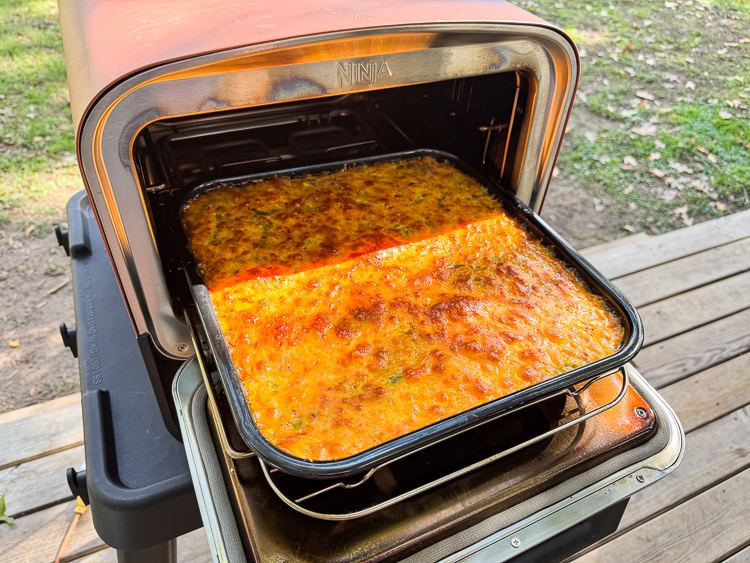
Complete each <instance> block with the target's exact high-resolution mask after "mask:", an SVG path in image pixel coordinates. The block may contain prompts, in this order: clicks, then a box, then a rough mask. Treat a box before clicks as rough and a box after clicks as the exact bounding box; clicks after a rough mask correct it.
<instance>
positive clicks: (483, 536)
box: [173, 359, 685, 563]
mask: <svg viewBox="0 0 750 563" xmlns="http://www.w3.org/2000/svg"><path fill="white" fill-rule="evenodd" d="M626 369H627V372H628V377H629V379H630V382H631V384H632V385H633V386H634V387H635V388H636V390H637V391H638V392H639V393H640V394H641V395H642V396H643V397H644V398H645V399H646V400H647V401H648V403H649V404H650V405H651V406H652V407H653V409H654V412H655V414H656V418H657V421H658V424H659V431H658V433H657V435H656V436H654V438H652V440H651V441H652V442H653V441H658V443H659V444H663V445H662V447H661V448H660V449H659V451H658V452H656V453H652V454H651V455H648V456H647V457H646V458H645V459H640V460H638V459H637V457H638V456H637V453H638V452H639V451H640V450H641V449H642V448H645V445H644V446H641V447H639V448H636V449H635V450H633V451H632V452H628V453H626V454H622V456H619V458H616V459H619V460H620V461H621V462H622V461H623V460H624V461H625V466H624V467H623V465H622V463H621V464H620V468H619V469H618V468H615V469H614V471H613V472H611V473H609V474H608V475H606V476H604V477H601V478H598V479H596V480H595V481H594V482H593V483H592V482H591V474H594V475H596V474H597V473H596V472H597V471H599V472H600V471H601V470H602V469H601V468H602V466H603V467H609V468H611V467H612V464H611V462H612V461H615V460H610V462H606V463H604V464H602V466H599V467H596V468H593V469H591V470H589V471H587V472H584V473H582V474H581V475H578V476H577V477H575V478H572V479H570V480H568V481H566V482H564V483H561V484H560V485H558V486H556V487H553V488H552V489H549V490H548V491H546V492H544V493H541V494H539V495H537V496H535V497H533V498H531V499H528V500H526V501H524V502H521V503H519V504H517V505H515V506H514V507H512V508H511V509H508V510H506V511H504V512H501V513H499V514H496V515H495V516H492V517H490V518H488V519H486V520H485V521H483V522H481V523H479V524H476V525H474V526H472V527H470V528H468V529H466V530H464V531H463V532H460V533H458V534H456V535H454V536H451V537H449V538H447V539H444V540H442V541H439V542H437V543H435V544H433V545H431V546H429V547H427V548H425V549H423V550H422V551H420V552H417V553H415V554H414V555H412V556H410V557H408V558H406V559H405V560H404V561H409V562H410V563H422V562H437V561H442V562H445V563H448V562H459V561H461V562H464V561H477V562H480V561H487V562H499V561H507V560H508V559H511V558H513V557H515V556H517V555H519V554H520V553H523V552H524V551H526V550H528V549H530V548H532V547H534V546H536V545H539V544H540V543H542V542H543V541H545V540H547V539H549V538H551V537H553V536H555V535H557V534H559V533H561V532H563V531H564V530H566V529H568V528H570V527H572V526H574V525H575V524H577V523H579V522H581V521H583V520H585V519H586V518H588V517H590V516H591V515H593V514H596V513H598V512H600V511H602V510H605V509H607V508H608V507H611V506H613V505H615V504H616V503H618V502H620V501H622V500H623V499H626V498H628V497H630V496H631V495H633V494H635V493H636V492H637V491H639V490H641V489H643V488H645V487H647V486H648V485H650V484H652V483H654V482H655V481H657V480H659V479H661V478H662V477H665V476H666V475H668V474H669V473H671V472H672V471H673V470H674V469H675V468H676V467H677V465H678V464H679V462H680V460H681V458H682V455H683V451H684V444H685V436H684V433H683V431H682V428H681V426H680V424H679V421H678V420H677V417H676V416H675V414H674V412H673V411H672V410H671V409H670V408H669V406H668V405H667V404H666V403H665V402H664V401H663V399H661V397H660V396H659V395H658V394H657V393H656V392H655V391H654V390H653V388H652V387H651V386H650V385H649V384H648V383H647V382H646V381H645V380H644V378H643V376H641V375H640V374H639V373H638V372H637V371H636V370H635V369H634V368H633V367H632V366H630V365H627V366H626ZM173 395H174V399H175V403H176V406H177V411H178V414H179V419H180V426H181V428H182V432H183V437H184V444H185V449H186V451H187V454H188V462H189V465H190V471H191V474H192V477H193V482H194V484H195V487H196V494H197V497H198V502H199V505H200V509H201V515H202V517H203V522H204V526H205V527H206V534H207V536H208V540H209V544H210V546H211V553H212V555H213V557H214V560H215V561H232V562H233V561H243V560H244V559H243V558H242V557H243V555H242V554H237V551H236V549H234V548H233V547H232V546H234V547H237V546H239V545H241V544H240V540H239V537H238V535H237V534H238V532H237V528H236V522H235V520H234V516H233V514H232V512H231V509H230V508H229V502H228V501H225V500H223V499H222V496H223V498H224V499H226V498H227V493H226V489H225V488H224V482H223V479H222V477H221V472H220V469H219V465H218V460H217V456H216V452H215V449H214V446H213V444H212V443H211V442H210V439H209V441H208V442H207V441H206V440H202V441H201V440H200V439H199V437H200V436H201V435H203V436H204V437H205V436H207V420H206V410H205V399H206V392H205V389H204V386H203V378H202V374H201V371H200V367H199V365H198V362H197V361H196V360H195V359H193V360H191V361H189V362H187V363H186V364H185V365H184V367H183V368H182V369H181V371H180V373H179V374H178V376H177V377H176V378H175V383H174V386H173ZM629 456H631V457H633V459H632V462H630V463H628V462H627V461H628V459H629ZM586 481H588V482H589V484H588V485H583V486H582V487H580V488H577V483H579V482H582V483H585V482H586ZM222 491H223V494H222Z"/></svg>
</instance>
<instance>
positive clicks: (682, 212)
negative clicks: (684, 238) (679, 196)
mask: <svg viewBox="0 0 750 563" xmlns="http://www.w3.org/2000/svg"><path fill="white" fill-rule="evenodd" d="M687 212H688V207H687V205H683V206H682V207H676V208H674V209H673V210H672V213H674V214H675V215H679V216H680V219H682V222H683V223H684V224H685V226H686V227H690V226H692V225H693V219H692V217H688V214H687Z"/></svg>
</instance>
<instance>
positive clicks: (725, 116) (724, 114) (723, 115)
mask: <svg viewBox="0 0 750 563" xmlns="http://www.w3.org/2000/svg"><path fill="white" fill-rule="evenodd" d="M719 117H721V118H722V119H732V114H731V113H729V112H728V111H720V112H719Z"/></svg>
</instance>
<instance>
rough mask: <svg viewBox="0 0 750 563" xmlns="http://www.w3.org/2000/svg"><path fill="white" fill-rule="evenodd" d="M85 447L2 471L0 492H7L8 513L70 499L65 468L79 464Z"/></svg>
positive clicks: (82, 458)
mask: <svg viewBox="0 0 750 563" xmlns="http://www.w3.org/2000/svg"><path fill="white" fill-rule="evenodd" d="M83 460H84V453H83V446H78V447H75V448H72V449H70V450H65V451H62V452H58V453H56V454H52V455H49V456H45V457H42V458H40V459H35V460H34V461H30V462H28V463H22V464H20V465H16V466H13V467H9V468H7V469H3V470H2V471H0V494H3V493H4V494H5V505H6V510H7V513H8V514H9V515H10V516H13V517H14V518H17V517H19V516H23V515H25V514H29V513H31V512H34V511H35V510H39V509H40V508H45V507H48V506H51V505H54V504H60V503H61V502H66V501H69V500H70V499H71V498H73V495H72V494H71V492H70V489H69V488H68V481H67V478H66V475H65V471H66V470H67V469H68V467H76V468H78V467H80V466H81V464H82V463H83Z"/></svg>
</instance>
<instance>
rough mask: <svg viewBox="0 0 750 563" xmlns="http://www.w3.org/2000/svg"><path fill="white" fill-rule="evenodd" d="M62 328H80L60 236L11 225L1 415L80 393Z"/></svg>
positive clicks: (5, 253) (3, 242)
mask: <svg viewBox="0 0 750 563" xmlns="http://www.w3.org/2000/svg"><path fill="white" fill-rule="evenodd" d="M14 227H15V228H14ZM62 322H65V323H67V324H68V325H69V326H74V325H75V317H74V315H73V293H72V290H71V280H70V266H69V259H68V257H67V256H66V255H65V252H64V251H63V249H62V248H60V247H59V246H58V245H57V240H56V238H55V234H54V233H46V234H44V235H43V236H39V235H36V236H35V234H34V232H33V231H32V232H31V233H29V234H26V232H25V231H24V230H23V229H21V228H20V225H15V226H14V225H13V224H11V225H7V226H6V227H5V228H3V229H2V230H0V412H6V411H9V410H14V409H18V408H21V407H25V406H27V405H31V404H34V403H39V402H42V401H46V400H49V399H54V398H55V397H61V396H64V395H68V394H70V393H73V392H75V391H77V390H78V389H79V382H78V362H77V360H76V359H75V358H73V355H72V354H71V353H70V350H68V349H67V348H65V347H64V346H63V344H62V340H61V339H60V331H59V328H58V327H59V325H60V323H62Z"/></svg>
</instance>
